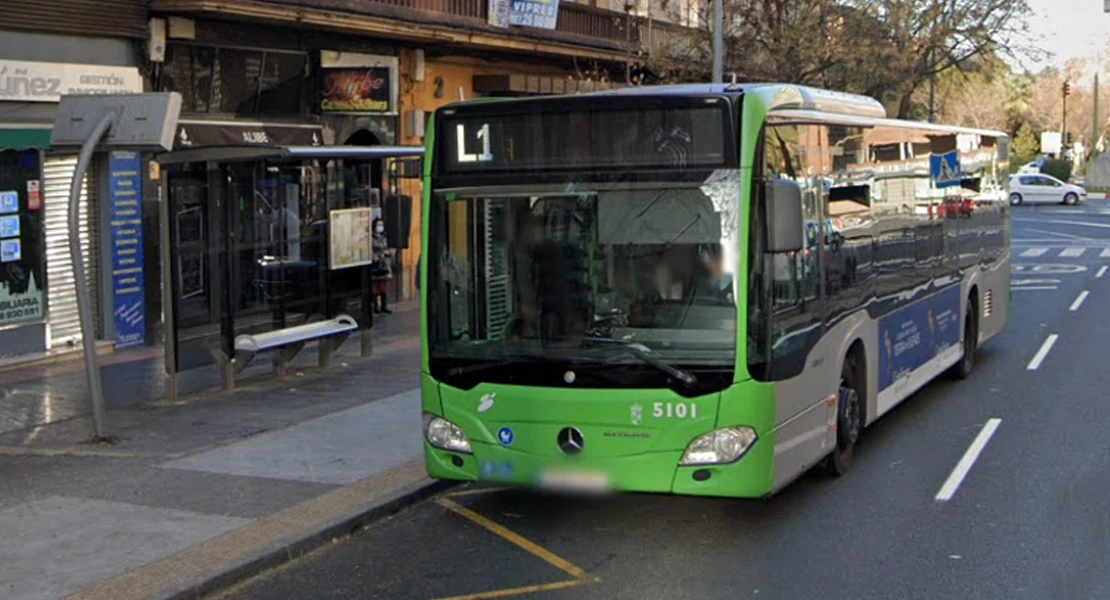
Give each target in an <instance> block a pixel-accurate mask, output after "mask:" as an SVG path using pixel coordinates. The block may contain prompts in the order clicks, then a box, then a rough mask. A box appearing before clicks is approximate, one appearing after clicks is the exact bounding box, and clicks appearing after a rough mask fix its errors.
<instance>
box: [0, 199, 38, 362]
mask: <svg viewBox="0 0 1110 600" xmlns="http://www.w3.org/2000/svg"><path fill="white" fill-rule="evenodd" d="M39 223H40V222H39V220H38V218H37V214H36V213H35V212H33V211H29V210H28V209H27V204H26V202H25V201H24V200H23V198H21V195H20V193H19V191H18V190H13V189H3V188H0V327H4V326H7V325H13V324H15V323H22V322H27V321H41V320H42V319H43V318H44V317H45V313H44V309H43V302H44V298H43V288H45V287H46V286H45V285H43V270H44V269H43V256H42V237H41V235H39V233H38V232H39ZM2 353H3V352H2V350H0V354H2Z"/></svg>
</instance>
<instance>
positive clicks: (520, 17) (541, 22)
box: [509, 0, 559, 29]
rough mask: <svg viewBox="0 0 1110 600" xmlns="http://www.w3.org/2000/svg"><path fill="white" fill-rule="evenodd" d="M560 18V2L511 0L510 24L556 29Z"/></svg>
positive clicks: (557, 0)
mask: <svg viewBox="0 0 1110 600" xmlns="http://www.w3.org/2000/svg"><path fill="white" fill-rule="evenodd" d="M558 18H559V0H511V2H510V3H509V24H510V25H516V26H518V27H535V28H537V29H555V23H556V21H557V20H558Z"/></svg>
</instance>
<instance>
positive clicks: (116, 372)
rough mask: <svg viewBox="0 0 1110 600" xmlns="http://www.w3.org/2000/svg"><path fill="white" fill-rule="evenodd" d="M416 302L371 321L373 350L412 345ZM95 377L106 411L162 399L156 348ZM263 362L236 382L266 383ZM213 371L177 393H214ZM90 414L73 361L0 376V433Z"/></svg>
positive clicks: (305, 363)
mask: <svg viewBox="0 0 1110 600" xmlns="http://www.w3.org/2000/svg"><path fill="white" fill-rule="evenodd" d="M417 306H418V305H417V303H416V302H406V303H400V304H398V305H396V306H394V307H393V308H394V311H395V312H394V314H392V315H384V316H379V317H378V318H376V319H375V320H374V328H373V330H372V331H373V336H374V342H375V347H383V346H384V347H389V346H390V345H391V344H396V343H398V342H399V341H407V343H411V344H415V343H417V338H416V336H417V335H418V334H419V331H420V311H419V310H416V309H417ZM359 351H360V347H359V336H358V335H352V336H350V337H349V338H347V341H346V343H345V344H343V346H342V347H340V348H339V350H338V352H337V354H336V355H335V357H334V358H333V362H342V361H343V360H346V359H348V358H358V357H359ZM315 363H316V353H315V352H314V351H313V350H312V349H311V348H309V349H306V350H305V351H303V352H301V353H300V354H299V355H298V356H297V358H296V360H295V361H294V362H293V363H291V366H292V367H293V368H301V369H306V368H314V367H315ZM100 365H101V368H100V377H101V380H102V381H103V386H104V401H105V404H106V405H107V408H108V409H109V410H110V409H113V408H124V407H128V406H134V405H136V404H141V403H145V402H150V401H158V400H162V399H164V398H165V396H166V393H165V361H164V359H163V357H162V350H161V348H154V347H143V348H138V349H133V350H132V349H128V350H122V351H120V352H118V353H113V354H107V355H102V356H100ZM271 371H272V367H271V366H270V363H269V361H268V360H255V361H254V362H253V363H251V365H250V366H248V367H247V368H246V369H245V370H244V371H243V373H241V374H240V375H239V376H238V378H237V381H238V380H239V379H245V380H250V379H253V378H267V377H270V373H271ZM220 384H221V380H220V369H219V366H217V365H215V364H212V365H209V366H207V367H202V368H197V369H191V370H188V371H185V372H184V373H182V374H181V382H180V393H181V394H182V395H188V394H195V393H198V392H202V391H208V390H211V389H213V388H218V387H219V386H220ZM91 412H92V407H91V404H90V398H89V388H88V383H87V382H86V379H85V363H84V360H82V359H81V358H80V356H79V355H78V356H77V357H76V358H71V359H69V360H66V361H65V362H60V363H52V364H40V365H33V366H24V367H18V368H7V369H3V370H0V433H5V432H9V431H16V430H21V429H27V428H29V427H35V426H38V425H44V424H47V423H54V422H57V421H64V420H66V419H72V418H74V417H80V416H85V415H88V414H90V413H91Z"/></svg>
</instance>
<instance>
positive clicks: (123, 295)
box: [108, 152, 146, 348]
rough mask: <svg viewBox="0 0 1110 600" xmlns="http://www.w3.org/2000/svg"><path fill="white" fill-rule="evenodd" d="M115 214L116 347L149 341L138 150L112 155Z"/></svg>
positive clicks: (113, 214)
mask: <svg viewBox="0 0 1110 600" xmlns="http://www.w3.org/2000/svg"><path fill="white" fill-rule="evenodd" d="M108 171H109V175H108V177H109V183H108V186H109V192H110V202H111V206H110V208H111V217H112V298H113V301H114V302H113V304H114V306H115V324H116V347H117V348H126V347H128V346H136V345H139V344H143V343H146V305H145V303H144V302H145V298H144V296H145V294H144V292H143V289H144V281H143V202H142V200H143V198H142V185H143V176H142V172H143V164H142V160H141V159H140V158H139V153H138V152H112V153H110V154H109V155H108Z"/></svg>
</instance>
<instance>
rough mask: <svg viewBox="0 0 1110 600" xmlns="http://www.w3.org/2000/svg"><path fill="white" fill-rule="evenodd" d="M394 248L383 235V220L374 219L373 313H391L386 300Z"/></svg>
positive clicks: (391, 273) (391, 274) (371, 291)
mask: <svg viewBox="0 0 1110 600" xmlns="http://www.w3.org/2000/svg"><path fill="white" fill-rule="evenodd" d="M395 252H396V251H395V250H394V249H393V248H390V247H389V240H388V238H386V235H385V221H384V220H382V219H374V264H373V267H372V269H371V284H370V285H371V289H370V293H371V298H372V300H373V307H374V313H375V314H376V313H385V314H387V315H388V314H392V313H393V311H392V310H390V309H389V304H388V302H387V292H388V290H389V281H390V280H391V279H393V269H392V267H391V262H392V259H393V256H394V254H395Z"/></svg>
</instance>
